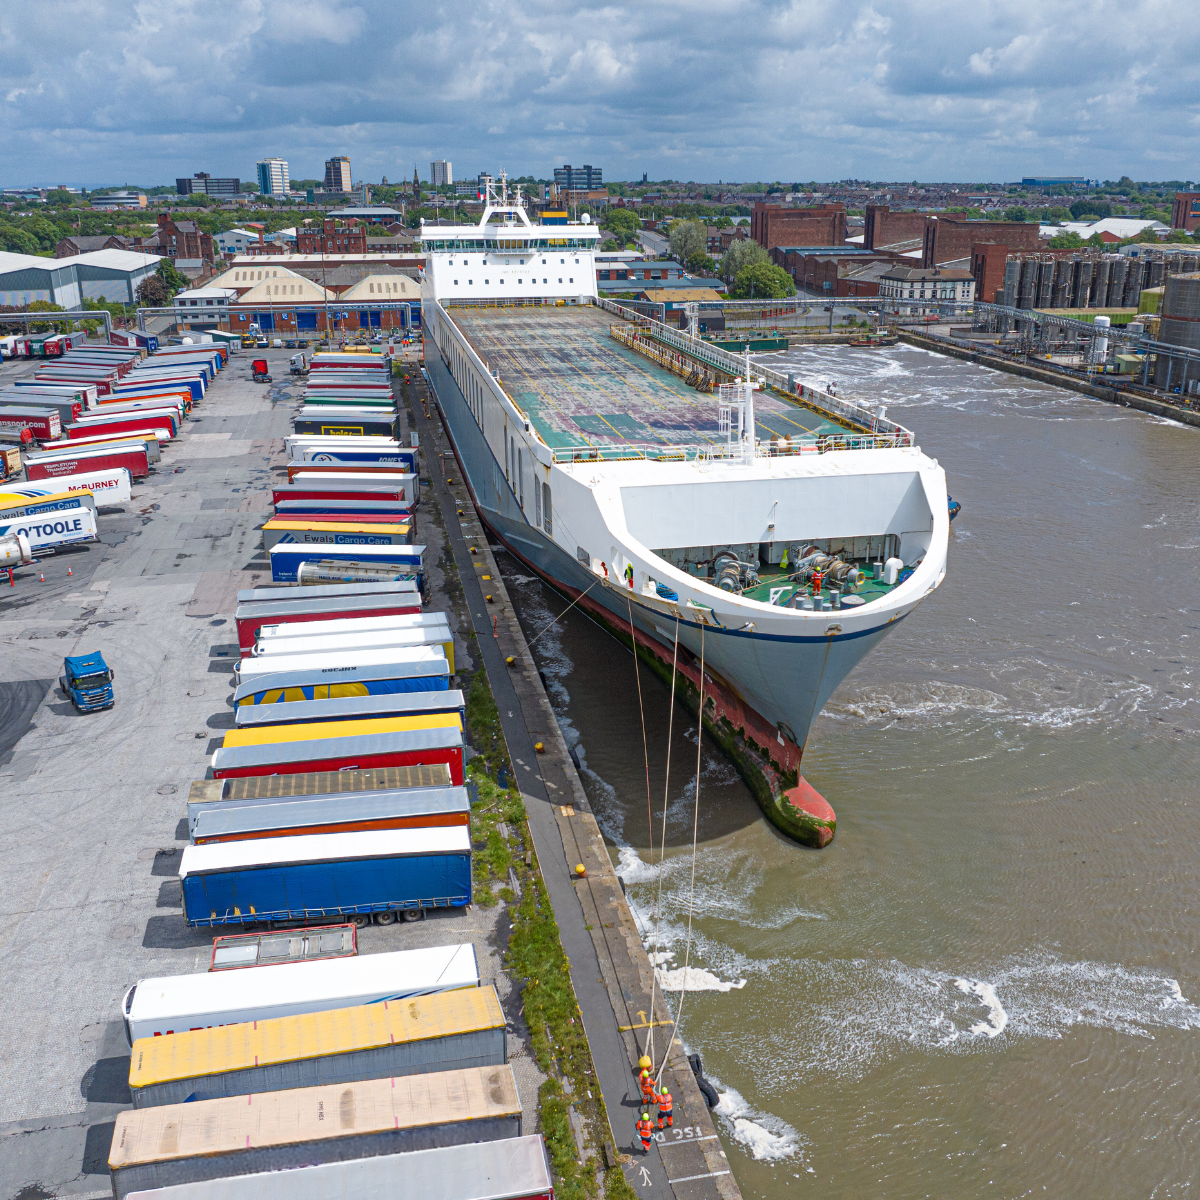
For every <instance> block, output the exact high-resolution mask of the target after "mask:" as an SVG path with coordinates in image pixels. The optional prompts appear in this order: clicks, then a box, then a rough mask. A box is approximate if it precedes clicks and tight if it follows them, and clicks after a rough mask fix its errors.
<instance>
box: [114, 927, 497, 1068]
mask: <svg viewBox="0 0 1200 1200" xmlns="http://www.w3.org/2000/svg"><path fill="white" fill-rule="evenodd" d="M362 924H366V922H365V921H364V922H362ZM478 986H479V964H478V962H477V961H476V958H475V948H474V947H473V946H472V945H471V944H470V943H469V942H464V943H462V944H458V945H451V946H435V947H428V948H423V949H420V950H393V951H390V952H388V953H386V954H363V955H359V956H357V957H354V958H335V959H316V960H309V961H305V962H289V963H278V964H276V965H274V966H265V967H256V968H255V969H254V970H253V971H201V972H199V973H197V974H192V975H160V976H156V977H151V978H148V979H139V980H138V981H137V983H135V984H134V985H133V986H132V987H131V988H129V990H128V991H127V992H126V993H125V995H124V997H123V998H122V1000H121V1019H122V1021H123V1022H124V1025H125V1039H126V1041H127V1042H128V1043H129V1045H130V1046H132V1045H133V1043H134V1042H135V1041H137V1039H138V1038H148V1037H165V1036H166V1035H168V1034H174V1033H179V1032H182V1031H184V1030H188V1029H209V1028H213V1027H216V1026H219V1025H234V1024H237V1023H239V1022H242V1021H268V1020H271V1019H273V1018H275V1017H286V1016H290V1015H292V1014H295V1013H311V1012H323V1011H324V1010H325V1009H330V1008H349V1007H351V1006H353V1005H358V1004H378V1003H380V1002H381V1001H383V1000H388V1001H394V1000H404V999H406V998H407V997H409V996H427V995H431V994H432V993H434V992H448V991H452V990H454V989H455V988H474V987H478Z"/></svg>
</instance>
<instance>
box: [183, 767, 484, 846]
mask: <svg viewBox="0 0 1200 1200" xmlns="http://www.w3.org/2000/svg"><path fill="white" fill-rule="evenodd" d="M214 782H216V781H215V780H214ZM190 807H191V806H190V805H189V808H190ZM196 807H197V809H198V812H197V814H196V820H195V822H194V824H190V825H189V829H190V832H191V834H192V839H193V841H194V842H195V844H196V845H197V846H206V845H209V844H210V843H213V842H239V841H246V840H248V839H251V838H266V837H300V836H302V835H308V834H317V833H362V832H364V831H365V830H368V829H433V828H436V827H437V826H450V825H469V824H470V819H471V800H470V796H469V794H468V791H467V789H466V788H465V787H448V788H409V789H407V790H405V791H392V792H350V793H342V794H340V795H335V796H320V797H316V796H305V797H301V798H298V799H294V800H269V801H265V800H260V801H258V802H257V803H253V804H252V803H249V802H246V801H242V802H240V803H236V804H200V805H197V806H196Z"/></svg>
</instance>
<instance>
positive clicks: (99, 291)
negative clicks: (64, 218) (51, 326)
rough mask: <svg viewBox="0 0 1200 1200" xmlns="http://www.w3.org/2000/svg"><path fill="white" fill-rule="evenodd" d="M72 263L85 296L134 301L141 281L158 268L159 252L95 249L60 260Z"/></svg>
mask: <svg viewBox="0 0 1200 1200" xmlns="http://www.w3.org/2000/svg"><path fill="white" fill-rule="evenodd" d="M57 261H58V262H59V263H61V264H63V265H64V266H65V265H67V264H71V265H73V266H74V267H75V274H76V278H77V280H78V284H79V294H80V296H81V297H82V298H83V299H84V300H100V299H104V300H112V301H116V302H118V303H121V304H133V303H135V302H136V300H137V290H138V285H139V284H141V282H142V280H143V279H146V278H148V277H149V276H151V275H153V274H154V273H155V272H156V271H157V270H158V264H159V261H160V260H159V256H158V255H157V254H139V253H136V252H135V251H132V250H113V249H108V250H92V251H90V252H89V253H87V254H77V255H76V256H75V257H74V258H60V259H58V260H57Z"/></svg>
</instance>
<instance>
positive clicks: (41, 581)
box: [38, 571, 46, 583]
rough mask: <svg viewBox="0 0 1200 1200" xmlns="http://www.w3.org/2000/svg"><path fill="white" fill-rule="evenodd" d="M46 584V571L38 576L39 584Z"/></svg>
mask: <svg viewBox="0 0 1200 1200" xmlns="http://www.w3.org/2000/svg"><path fill="white" fill-rule="evenodd" d="M45 582H46V572H45V571H42V572H41V573H40V574H39V575H38V583H45Z"/></svg>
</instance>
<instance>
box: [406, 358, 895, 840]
mask: <svg viewBox="0 0 1200 1200" xmlns="http://www.w3.org/2000/svg"><path fill="white" fill-rule="evenodd" d="M425 365H426V371H427V374H428V377H429V381H430V384H431V386H432V390H433V392H434V395H435V399H436V401H437V403H438V408H439V411H440V413H441V416H442V420H443V424H444V426H445V428H446V430H447V433H448V435H449V437H450V441H451V444H452V447H453V450H454V454H455V457H456V458H457V460H458V463H459V467H460V469H461V471H462V474H463V478H464V480H465V482H466V484H467V487H468V489H469V491H470V494H471V497H472V500H473V502H474V504H475V507H476V509H477V511H478V512H479V515H480V518H481V520H482V521H483V522H484V524H485V525H486V526H487V527H488V528H489V529H490V530H491V531H492V532H493V533H494V535H495V536H496V537H497V539H498V540H499V541H500V542H501V543H502V544H503V545H504V546H505V547H506V548H507V549H508V550H509V551H510V552H511V553H512V554H514V555H515V556H516V557H517V558H519V559H520V560H521V562H522V563H524V564H525V565H526V566H527V567H529V569H530V570H532V571H533V572H535V573H536V574H537V575H538V576H539V577H541V578H542V579H543V580H545V581H546V582H547V583H548V584H549V585H550V586H552V587H554V588H555V589H557V590H558V591H560V592H562V593H563V594H564V595H566V596H568V597H570V598H571V599H572V600H578V601H579V607H581V608H584V609H586V610H587V611H588V612H589V613H590V615H592V616H593V617H594V618H596V619H597V620H599V621H600V622H602V623H603V624H604V625H605V626H607V627H608V628H609V629H611V630H612V631H613V632H614V633H616V634H617V635H618V636H621V637H622V638H623V639H629V638H630V637H631V631H632V638H633V640H634V641H635V642H636V645H637V648H638V650H639V651H640V652H641V653H642V655H643V657H644V658H647V659H650V660H653V663H654V664H655V665H656V669H657V670H658V671H659V673H660V674H662V675H664V677H665V678H666V679H667V680H668V682H669V680H670V676H671V672H672V669H674V670H675V671H676V672H677V674H678V676H679V679H677V686H678V687H679V689H680V693H679V694H680V697H681V699H683V700H684V702H685V703H687V704H688V706H689V707H690V708H691V709H692V710H693V712H695V711H698V707H699V694H700V683H701V670H700V661H701V656H702V655H703V662H704V672H703V674H704V689H703V690H704V697H705V703H704V719H705V725H706V728H708V729H709V731H710V732H712V733H713V735H714V736H715V737H716V738H717V740H718V741H720V742H721V743H722V745H723V746H724V747H725V749H726V750H727V751H728V752H729V753H730V755H731V757H733V758H734V760H735V762H737V764H738V766H739V768H740V769H741V770H742V773H743V775H744V776H746V777H747V781H748V782H750V783H751V786H752V788H753V790H754V791H755V794H756V797H757V798H758V799H759V802H760V804H762V805H763V806H764V811H765V812H767V815H768V817H770V818H771V819H772V821H773V823H775V824H776V825H777V826H779V827H780V828H781V829H783V830H784V831H785V832H787V833H789V834H790V835H791V836H793V837H797V838H798V840H801V841H804V842H806V843H812V844H824V841H827V840H828V836H829V835H830V834H831V832H832V829H831V828H830V830H829V831H828V832H826V833H823V834H822V833H820V832H818V833H817V834H816V835H813V833H812V829H811V828H810V827H811V824H812V822H811V819H810V818H811V817H812V814H805V813H804V810H803V809H801V808H800V807H799V806H798V805H793V804H791V803H790V802H789V801H788V800H787V799H786V798H784V799H782V800H781V797H783V795H784V793H786V792H788V791H789V790H790V789H794V788H795V787H796V786H797V784H798V783H799V782H800V781H799V768H800V762H801V758H802V755H803V749H804V745H805V742H806V741H807V739H808V736H809V734H810V731H811V729H812V726H813V723H814V722H815V721H816V718H817V716H818V714H819V713H820V711H821V708H822V707H823V706H824V704H825V703H826V701H827V700H828V699H829V696H830V695H831V694H832V693H833V691H834V689H835V688H836V687H837V686H838V684H840V683H841V681H842V680H843V679H844V678H845V677H846V676H847V675H848V674H849V673H850V671H852V670H853V669H854V667H855V666H856V665H857V664H858V663H859V662H860V661H861V660H862V658H863V657H864V656H865V655H866V654H867V653H868V652H869V651H870V650H871V649H872V648H873V647H874V646H875V645H877V644H878V642H879V641H880V640H881V639H882V637H883V636H884V634H885V633H886V632H887V630H888V629H889V628H891V627H892V626H894V625H895V624H896V623H897V619H892V620H891V621H890V623H882V624H880V625H879V626H877V627H874V628H869V629H867V630H865V631H862V632H857V633H854V634H849V635H840V636H839V635H831V636H819V637H794V636H792V637H782V636H772V635H762V634H758V633H756V632H754V631H752V630H750V631H747V630H735V629H725V628H713V627H712V626H708V627H705V626H703V625H701V624H699V623H697V622H696V621H694V620H684V619H680V617H679V615H678V614H677V613H668V612H664V611H662V610H661V609H658V608H655V607H652V606H651V605H649V604H647V603H646V602H645V601H644V599H643V598H642V597H640V596H639V595H638V594H637V593H636V592H634V591H632V590H630V589H627V588H623V587H621V586H618V585H617V584H616V583H611V582H609V581H607V580H602V579H600V578H598V577H597V576H596V575H595V573H594V572H592V571H590V570H589V569H588V568H587V567H586V566H584V565H583V564H582V563H580V562H578V561H577V560H576V559H574V558H572V557H571V556H570V555H569V554H567V553H566V552H565V551H564V550H563V549H562V548H561V547H560V546H558V545H556V544H555V543H554V542H553V541H552V540H551V539H550V538H549V537H547V536H546V535H545V534H543V533H542V532H541V531H540V530H539V529H537V528H535V527H533V526H532V525H530V524H529V522H528V521H527V520H526V519H525V515H524V513H523V511H522V509H521V506H520V504H519V502H518V500H517V497H516V496H515V495H514V494H513V491H512V489H511V488H510V487H509V484H508V481H507V479H506V478H505V474H504V468H503V466H502V465H501V464H500V463H499V462H498V461H497V460H496V458H495V456H494V454H493V453H492V450H491V448H490V446H489V445H488V443H487V441H486V439H485V438H484V436H483V433H482V431H481V430H480V428H479V426H478V424H477V423H476V421H475V418H474V416H473V414H472V413H471V411H470V408H469V406H468V405H467V402H466V400H465V399H464V398H463V396H462V393H461V391H460V390H459V388H458V385H457V383H456V382H455V380H454V378H453V376H452V375H451V374H450V372H449V370H448V369H447V368H446V366H445V364H444V363H443V362H442V360H441V358H440V356H437V355H431V356H429V357H428V358H427V359H426V364H425ZM677 639H678V641H677ZM677 650H678V652H677ZM755 775H757V776H758V778H754V776H755ZM797 813H801V814H803V815H801V816H797V815H796V814H797ZM828 816H829V817H830V818H832V810H830V811H829V814H828ZM819 823H820V819H818V824H819ZM830 824H831V822H830ZM798 826H803V827H804V828H803V833H804V836H801V834H800V833H799V832H798V829H797V827H798Z"/></svg>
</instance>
